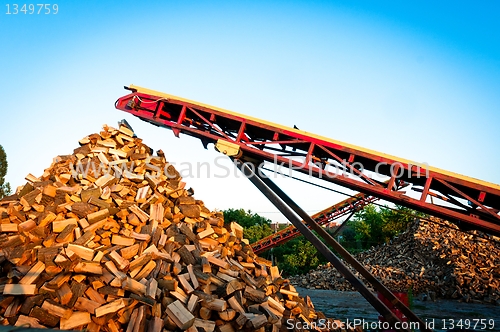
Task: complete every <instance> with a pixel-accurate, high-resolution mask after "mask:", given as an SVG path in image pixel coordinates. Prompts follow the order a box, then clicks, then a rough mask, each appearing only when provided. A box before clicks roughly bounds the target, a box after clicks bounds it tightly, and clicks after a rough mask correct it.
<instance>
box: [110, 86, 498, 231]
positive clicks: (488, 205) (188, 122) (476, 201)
mask: <svg viewBox="0 0 500 332" xmlns="http://www.w3.org/2000/svg"><path fill="white" fill-rule="evenodd" d="M127 89H129V90H131V93H130V94H128V95H126V96H123V97H121V98H119V99H118V100H117V101H116V104H115V106H116V108H117V109H119V110H122V111H125V112H128V113H130V114H133V115H135V116H137V117H139V118H140V119H142V120H144V121H147V122H149V123H152V124H154V125H156V126H161V127H165V128H169V129H171V130H172V131H173V132H174V134H175V135H176V136H179V134H180V133H183V134H186V135H189V136H194V137H196V138H199V139H200V140H201V141H202V143H203V145H204V146H205V147H206V146H207V144H209V143H214V144H215V143H217V142H221V141H225V142H228V143H229V144H233V145H234V146H238V147H239V149H240V151H241V152H242V157H241V158H240V159H242V160H247V161H252V162H257V163H258V162H264V161H266V162H271V163H277V164H279V165H282V166H284V167H289V168H293V169H294V170H295V171H299V172H302V173H305V174H309V175H311V176H313V177H316V178H321V179H323V180H325V181H329V182H332V183H335V184H338V185H340V186H343V187H346V188H349V189H352V190H355V191H359V192H362V193H365V194H367V195H370V196H374V197H377V198H379V199H384V200H386V201H390V202H393V203H396V204H400V205H403V206H406V207H409V208H412V209H415V210H419V211H422V212H424V213H428V214H430V215H434V216H436V217H440V218H444V219H446V220H450V221H452V222H455V223H457V224H458V225H459V226H461V227H463V228H466V229H467V228H472V229H479V230H482V231H486V232H489V233H491V234H495V235H500V215H499V210H500V189H499V188H500V187H499V186H497V185H494V184H489V183H487V182H484V181H481V180H475V179H472V178H468V177H464V176H460V175H459V174H454V173H451V172H447V171H443V170H439V169H436V168H433V167H427V165H418V164H416V163H415V164H413V163H411V162H409V161H404V160H403V159H399V158H396V157H392V156H388V155H385V154H382V153H377V152H375V151H370V150H367V149H363V148H360V147H354V146H352V145H349V144H346V143H342V142H338V141H333V140H329V139H327V138H323V137H319V136H317V135H313V134H309V133H307V132H304V131H300V130H296V129H292V128H288V127H284V126H280V125H277V124H273V123H269V122H266V121H264V120H259V119H255V118H251V117H246V116H244V115H241V114H237V113H233V112H230V111H225V110H222V109H219V108H216V107H212V106H208V105H204V104H200V103H198V102H194V101H189V100H185V99H183V98H180V97H175V96H170V95H166V94H162V93H160V92H155V91H151V90H146V89H142V88H139V87H132V88H127ZM357 165H362V166H363V171H362V172H361V171H359V169H358V168H359V167H356V166H357ZM333 169H344V170H345V172H343V173H341V174H334V173H333V172H332V170H333ZM375 174H378V175H381V176H385V177H386V179H387V178H388V179H389V181H388V182H387V183H384V182H382V181H377V180H375V179H373V178H372V177H373V176H371V175H375ZM400 181H404V182H406V183H409V184H410V187H411V188H410V189H409V190H408V191H407V192H406V193H405V192H401V191H399V190H397V189H395V188H397V184H399V183H400ZM409 192H411V193H412V194H411V195H408V193H409ZM414 196H416V197H414Z"/></svg>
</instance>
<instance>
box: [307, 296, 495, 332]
mask: <svg viewBox="0 0 500 332" xmlns="http://www.w3.org/2000/svg"><path fill="white" fill-rule="evenodd" d="M297 290H298V292H299V294H300V295H301V296H306V295H309V296H310V297H311V300H312V302H313V303H314V306H315V308H316V310H319V311H322V312H323V313H324V314H325V315H326V317H329V318H335V319H338V320H340V321H342V322H346V321H347V320H349V321H351V322H352V321H354V319H364V321H366V322H376V321H378V315H379V314H378V312H377V311H376V310H375V309H373V307H372V306H371V305H370V304H369V303H368V302H367V301H366V300H365V299H364V298H363V297H362V296H361V295H360V294H359V293H357V292H340V291H332V290H319V289H306V288H301V287H297ZM413 312H414V313H415V314H416V315H417V316H419V317H420V318H421V319H422V320H423V321H424V322H426V323H427V324H432V323H434V330H435V331H450V330H452V329H453V328H462V329H463V330H467V329H466V327H469V330H477V331H484V330H489V331H500V306H495V305H488V304H477V303H464V302H458V301H453V300H439V299H438V300H436V301H435V302H433V301H430V300H427V301H422V299H420V298H418V297H416V298H415V299H414V301H413ZM460 320H461V321H460ZM452 325H454V327H453V326H452ZM474 325H476V328H475V329H471V328H470V327H473V326H474ZM490 327H493V328H492V329H490Z"/></svg>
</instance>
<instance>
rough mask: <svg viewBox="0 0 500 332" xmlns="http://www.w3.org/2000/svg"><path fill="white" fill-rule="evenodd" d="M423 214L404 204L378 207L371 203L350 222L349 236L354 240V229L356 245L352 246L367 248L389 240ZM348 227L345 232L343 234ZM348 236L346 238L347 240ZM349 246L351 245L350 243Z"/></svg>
mask: <svg viewBox="0 0 500 332" xmlns="http://www.w3.org/2000/svg"><path fill="white" fill-rule="evenodd" d="M422 216H423V214H422V213H419V212H417V211H414V210H411V209H409V208H406V207H404V206H400V205H396V207H395V209H391V208H389V207H387V206H384V207H379V208H377V207H376V206H375V205H373V204H370V205H368V206H366V207H365V208H364V209H363V210H361V211H359V212H357V213H356V214H355V215H354V218H353V220H352V221H350V222H349V223H348V225H347V226H348V228H347V229H350V231H348V234H347V237H348V238H349V240H350V241H352V234H353V232H352V230H354V239H355V242H356V246H352V245H350V247H351V248H354V247H356V248H362V249H367V248H370V247H371V246H377V245H380V244H383V243H386V242H389V241H390V240H391V239H392V238H393V237H395V236H396V235H398V234H399V233H401V232H403V231H404V230H406V228H407V227H408V225H409V224H410V223H411V222H412V221H413V220H414V219H415V218H417V217H422ZM347 229H346V230H345V231H344V232H343V236H344V234H345V232H346V231H347ZM347 237H346V238H345V239H344V241H345V242H347ZM348 247H349V245H348Z"/></svg>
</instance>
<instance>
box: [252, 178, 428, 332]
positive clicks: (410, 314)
mask: <svg viewBox="0 0 500 332" xmlns="http://www.w3.org/2000/svg"><path fill="white" fill-rule="evenodd" d="M255 175H256V176H258V177H259V179H260V180H262V182H263V183H264V184H265V185H266V186H267V187H268V188H269V189H270V190H271V191H273V192H274V193H275V194H276V195H277V196H278V197H279V198H280V199H281V200H282V201H283V202H284V203H285V204H286V205H287V206H288V207H290V208H291V209H292V210H293V211H294V212H295V213H297V214H298V215H299V216H300V217H301V218H302V219H303V220H304V221H305V222H306V223H307V224H308V225H309V227H311V229H313V230H315V231H316V232H317V233H318V234H319V236H321V237H322V238H323V239H324V240H325V241H326V243H327V244H329V245H330V246H332V247H333V249H335V251H337V252H338V253H339V254H340V256H342V258H344V259H345V260H346V261H347V262H348V263H349V264H350V265H351V266H352V267H353V268H354V269H356V271H358V272H359V273H360V274H361V275H362V276H363V277H364V278H365V279H366V280H367V281H368V282H369V283H370V284H371V285H372V286H373V287H374V288H375V289H376V290H377V291H379V292H380V293H382V295H383V296H384V297H385V298H386V299H388V300H389V301H390V302H391V303H392V304H393V305H395V306H396V307H397V308H398V309H399V310H400V311H401V312H402V313H403V314H404V315H405V316H406V317H408V319H409V320H410V321H412V322H418V324H419V326H420V327H423V328H421V331H431V330H429V329H426V328H425V323H424V322H423V321H422V320H421V319H420V318H419V317H418V316H417V315H415V314H414V313H413V312H412V311H411V310H410V309H409V308H408V307H407V306H406V305H405V304H404V303H402V302H401V301H400V300H399V299H398V298H397V297H396V296H395V295H394V294H393V293H392V292H391V291H390V290H389V289H387V288H386V287H385V286H384V285H383V284H382V283H381V282H380V281H379V280H378V279H377V278H375V277H374V276H373V275H372V274H371V273H370V272H369V271H368V270H367V269H366V268H365V267H364V266H363V265H362V264H361V263H360V262H358V261H357V260H356V258H354V257H353V256H352V255H351V254H350V253H349V252H348V251H347V250H345V248H344V247H342V245H340V243H338V242H337V241H336V240H335V239H334V238H333V237H332V236H331V235H330V234H329V233H328V232H327V231H326V230H325V229H324V228H323V227H321V226H320V225H319V224H318V223H317V222H316V221H314V219H312V218H311V217H310V216H309V215H308V214H307V213H306V212H305V211H304V210H302V208H300V206H298V205H297V204H296V203H295V202H294V201H293V200H292V199H291V198H290V197H289V196H288V195H287V194H286V193H285V192H284V191H283V190H281V188H280V187H278V186H277V185H276V184H275V183H274V182H273V181H272V180H271V179H270V178H268V177H267V176H266V175H265V174H263V173H262V172H260V171H258V172H255ZM351 216H352V215H351ZM351 216H349V218H350V217H351ZM370 303H371V302H370ZM374 307H375V306H374ZM375 309H377V307H375ZM377 310H378V309H377ZM379 312H380V311H379ZM380 314H381V315H383V313H382V312H380ZM384 317H385V316H384ZM386 319H387V318H386Z"/></svg>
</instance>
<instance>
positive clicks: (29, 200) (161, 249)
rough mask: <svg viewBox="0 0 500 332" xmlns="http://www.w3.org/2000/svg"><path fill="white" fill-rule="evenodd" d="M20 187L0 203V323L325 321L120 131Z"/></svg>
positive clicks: (91, 325)
mask: <svg viewBox="0 0 500 332" xmlns="http://www.w3.org/2000/svg"><path fill="white" fill-rule="evenodd" d="M103 170H106V172H102V171H103ZM27 180H28V183H27V184H26V185H25V186H23V187H21V188H19V189H18V191H17V193H16V194H15V195H13V196H10V197H8V198H6V199H4V200H3V201H1V202H0V249H1V250H0V269H1V277H0V293H1V294H2V296H1V297H0V322H1V324H3V325H7V324H9V325H16V326H21V325H22V326H25V325H26V324H29V325H30V326H31V327H35V328H41V327H50V328H59V329H65V330H71V329H86V331H89V332H98V331H110V332H118V331H127V332H132V331H133V332H135V331H151V332H160V331H174V330H175V331H179V330H186V331H191V332H195V331H206V332H211V331H220V332H232V331H236V330H243V331H261V332H264V331H279V330H287V329H286V325H285V322H288V320H289V319H291V322H294V321H297V322H300V323H301V326H304V323H306V324H308V323H312V322H317V320H318V319H320V318H324V316H323V315H322V314H321V313H320V312H316V311H315V310H314V306H313V305H312V303H311V301H310V299H309V298H306V299H304V298H301V297H300V296H299V294H298V293H297V292H296V290H295V288H294V287H293V286H292V285H291V284H290V283H289V281H288V280H286V279H283V278H281V276H280V274H279V271H278V269H277V267H275V266H272V265H271V263H270V262H269V261H267V260H265V259H261V258H259V257H257V256H255V255H254V253H253V252H252V250H251V247H250V246H249V245H248V243H247V241H246V240H244V239H243V232H242V230H243V229H242V227H241V226H239V225H238V224H236V223H230V224H225V223H224V220H223V215H222V214H221V213H220V212H211V211H210V210H208V209H207V208H206V207H205V206H204V204H203V202H202V201H200V200H196V199H195V198H194V197H193V196H192V194H193V192H192V190H190V189H185V183H184V182H182V179H181V178H180V175H179V173H178V172H177V171H176V170H175V169H174V168H173V167H172V166H169V165H168V163H167V162H166V160H165V157H164V155H163V153H162V152H161V151H159V153H158V155H157V156H153V155H152V151H151V149H150V148H149V147H148V146H146V145H145V144H143V142H142V140H140V139H138V138H136V137H135V136H134V133H133V132H132V131H131V130H130V128H128V127H127V126H124V125H122V126H120V127H119V129H114V128H111V127H108V126H105V127H104V130H103V131H101V132H100V134H93V135H89V136H87V137H85V138H84V139H82V140H81V141H80V147H78V148H77V149H75V150H74V153H73V154H72V155H68V156H59V157H57V158H56V159H55V160H54V162H53V164H52V165H51V167H50V168H48V169H47V170H45V172H44V173H43V175H42V176H41V177H40V178H38V177H35V176H32V175H30V176H28V177H27Z"/></svg>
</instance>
